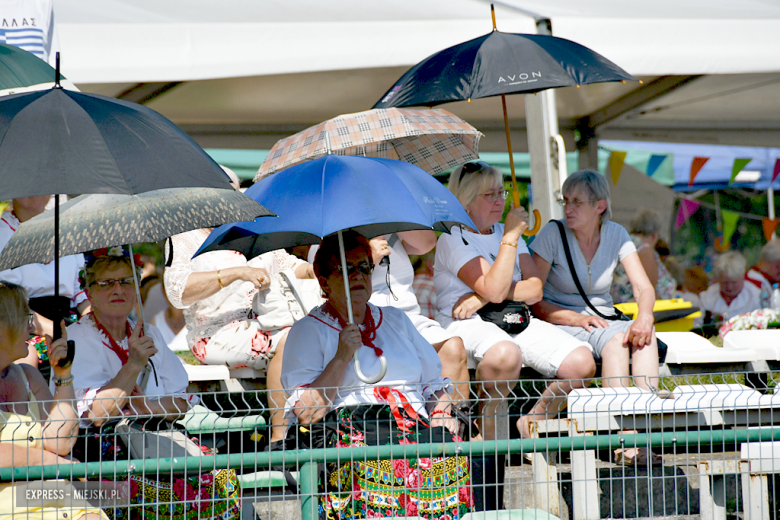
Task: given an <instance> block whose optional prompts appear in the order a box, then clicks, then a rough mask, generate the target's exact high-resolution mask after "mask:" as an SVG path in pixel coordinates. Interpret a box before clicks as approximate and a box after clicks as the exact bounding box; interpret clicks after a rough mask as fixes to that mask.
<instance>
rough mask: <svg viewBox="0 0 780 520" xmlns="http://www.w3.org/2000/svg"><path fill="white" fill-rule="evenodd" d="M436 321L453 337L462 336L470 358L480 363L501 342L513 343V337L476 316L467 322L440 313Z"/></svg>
mask: <svg viewBox="0 0 780 520" xmlns="http://www.w3.org/2000/svg"><path fill="white" fill-rule="evenodd" d="M436 321H437V322H439V323H440V324H441V326H442V327H444V329H445V330H446V331H447V332H449V333H450V334H452V335H453V336H460V339H462V340H463V345H464V346H465V347H466V352H467V353H468V355H469V357H470V358H472V359H473V360H474V361H476V362H477V363H479V362H480V361H482V359H483V358H484V357H485V352H487V351H488V350H490V347H492V346H493V345H495V344H496V343H498V342H499V341H512V336H510V335H509V334H507V333H506V332H504V331H503V330H501V329H500V328H498V326H496V325H494V324H492V323H488V322H486V321H483V320H482V318H480V317H479V316H477V315H476V314H475V315H474V316H472V317H471V318H469V319H467V320H455V319H453V318H452V316H447V315H446V314H442V313H439V314H437V315H436Z"/></svg>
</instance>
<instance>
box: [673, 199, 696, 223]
mask: <svg viewBox="0 0 780 520" xmlns="http://www.w3.org/2000/svg"><path fill="white" fill-rule="evenodd" d="M699 206H700V204H699V203H698V202H696V201H695V200H688V199H682V200H681V201H680V209H678V210H677V221H676V222H675V223H674V228H675V229H679V228H680V226H682V225H683V224H685V223H686V222H687V221H688V219H689V218H691V215H693V214H694V212H695V211H696V210H697V209H699Z"/></svg>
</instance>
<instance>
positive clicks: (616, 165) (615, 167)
mask: <svg viewBox="0 0 780 520" xmlns="http://www.w3.org/2000/svg"><path fill="white" fill-rule="evenodd" d="M626 155H628V153H627V152H612V153H610V154H609V171H610V173H611V174H612V184H613V185H614V184H617V182H618V179H619V178H620V172H622V171H623V163H625V162H626Z"/></svg>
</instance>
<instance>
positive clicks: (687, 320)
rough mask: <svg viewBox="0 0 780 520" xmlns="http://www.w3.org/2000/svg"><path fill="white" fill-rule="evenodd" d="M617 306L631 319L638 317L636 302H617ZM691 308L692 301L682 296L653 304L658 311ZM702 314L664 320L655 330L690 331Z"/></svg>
mask: <svg viewBox="0 0 780 520" xmlns="http://www.w3.org/2000/svg"><path fill="white" fill-rule="evenodd" d="M615 307H617V308H618V309H620V311H621V312H622V313H623V314H625V315H626V316H629V317H630V318H631V319H634V318H636V315H637V313H638V312H639V308H638V306H637V304H636V303H635V302H629V303H617V304H615ZM690 308H691V302H688V301H685V300H683V299H682V298H677V299H674V300H656V301H655V305H653V312H654V313H658V312H663V311H673V310H681V309H690ZM700 316H701V312H699V311H696V312H693V313H691V314H688V315H687V316H683V317H681V318H676V319H673V320H667V321H662V322H659V323H656V324H655V331H656V332H688V331H690V330H691V329H692V328H693V320H694V318H698V317H700Z"/></svg>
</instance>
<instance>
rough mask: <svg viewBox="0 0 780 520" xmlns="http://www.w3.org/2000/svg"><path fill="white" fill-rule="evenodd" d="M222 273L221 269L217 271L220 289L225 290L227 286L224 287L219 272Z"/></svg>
mask: <svg viewBox="0 0 780 520" xmlns="http://www.w3.org/2000/svg"><path fill="white" fill-rule="evenodd" d="M220 271H221V269H217V283H219V288H220V289H224V288H225V286H224V285H222V277H221V276H219V272H220Z"/></svg>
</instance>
